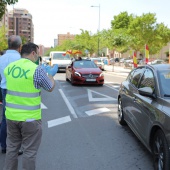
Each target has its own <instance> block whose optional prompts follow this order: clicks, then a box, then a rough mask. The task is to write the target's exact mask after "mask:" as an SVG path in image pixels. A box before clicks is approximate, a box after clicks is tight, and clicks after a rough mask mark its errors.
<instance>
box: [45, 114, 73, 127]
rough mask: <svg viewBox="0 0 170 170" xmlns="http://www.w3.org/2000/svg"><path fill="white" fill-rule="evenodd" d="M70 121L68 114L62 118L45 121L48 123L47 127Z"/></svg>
mask: <svg viewBox="0 0 170 170" xmlns="http://www.w3.org/2000/svg"><path fill="white" fill-rule="evenodd" d="M70 121H71V118H70V116H65V117H62V118H58V119H54V120H50V121H48V122H47V123H48V128H51V127H54V126H57V125H61V124H63V123H67V122H70Z"/></svg>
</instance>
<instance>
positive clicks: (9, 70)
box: [4, 43, 57, 170]
mask: <svg viewBox="0 0 170 170" xmlns="http://www.w3.org/2000/svg"><path fill="white" fill-rule="evenodd" d="M21 57H22V58H21V59H20V60H18V61H15V62H13V63H11V64H9V65H8V66H7V67H6V68H5V70H4V75H5V77H6V80H7V94H6V112H5V115H6V120H7V141H8V142H7V153H6V159H5V166H4V170H17V169H18V150H19V149H20V147H21V144H22V149H23V158H22V169H24V170H35V168H36V165H35V160H36V154H37V151H38V148H39V145H40V142H41V136H42V127H41V96H40V92H41V89H40V88H41V87H42V88H43V89H45V90H46V91H49V92H51V91H52V90H53V89H54V87H55V81H54V79H53V77H52V76H53V75H54V74H51V72H52V71H51V72H50V69H48V70H49V72H48V73H49V74H48V75H47V73H46V72H45V69H44V68H43V67H42V66H37V65H36V64H35V62H36V60H37V59H38V46H37V45H36V44H34V43H27V44H25V45H23V46H22V50H21ZM56 72H57V70H55V73H56ZM53 73H54V70H53Z"/></svg>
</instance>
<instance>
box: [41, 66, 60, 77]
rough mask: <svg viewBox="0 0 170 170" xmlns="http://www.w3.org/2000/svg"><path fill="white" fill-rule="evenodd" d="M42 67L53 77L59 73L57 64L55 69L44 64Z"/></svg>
mask: <svg viewBox="0 0 170 170" xmlns="http://www.w3.org/2000/svg"><path fill="white" fill-rule="evenodd" d="M41 67H42V68H43V69H44V71H45V72H46V73H47V74H48V75H51V76H55V74H56V73H57V71H58V65H57V64H56V65H55V66H54V67H50V66H49V65H45V64H42V65H41Z"/></svg>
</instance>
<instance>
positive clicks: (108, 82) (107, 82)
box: [104, 81, 114, 84]
mask: <svg viewBox="0 0 170 170" xmlns="http://www.w3.org/2000/svg"><path fill="white" fill-rule="evenodd" d="M113 83H114V82H111V81H104V84H113Z"/></svg>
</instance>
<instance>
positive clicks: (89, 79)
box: [86, 79, 96, 81]
mask: <svg viewBox="0 0 170 170" xmlns="http://www.w3.org/2000/svg"><path fill="white" fill-rule="evenodd" d="M86 81H96V79H86Z"/></svg>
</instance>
